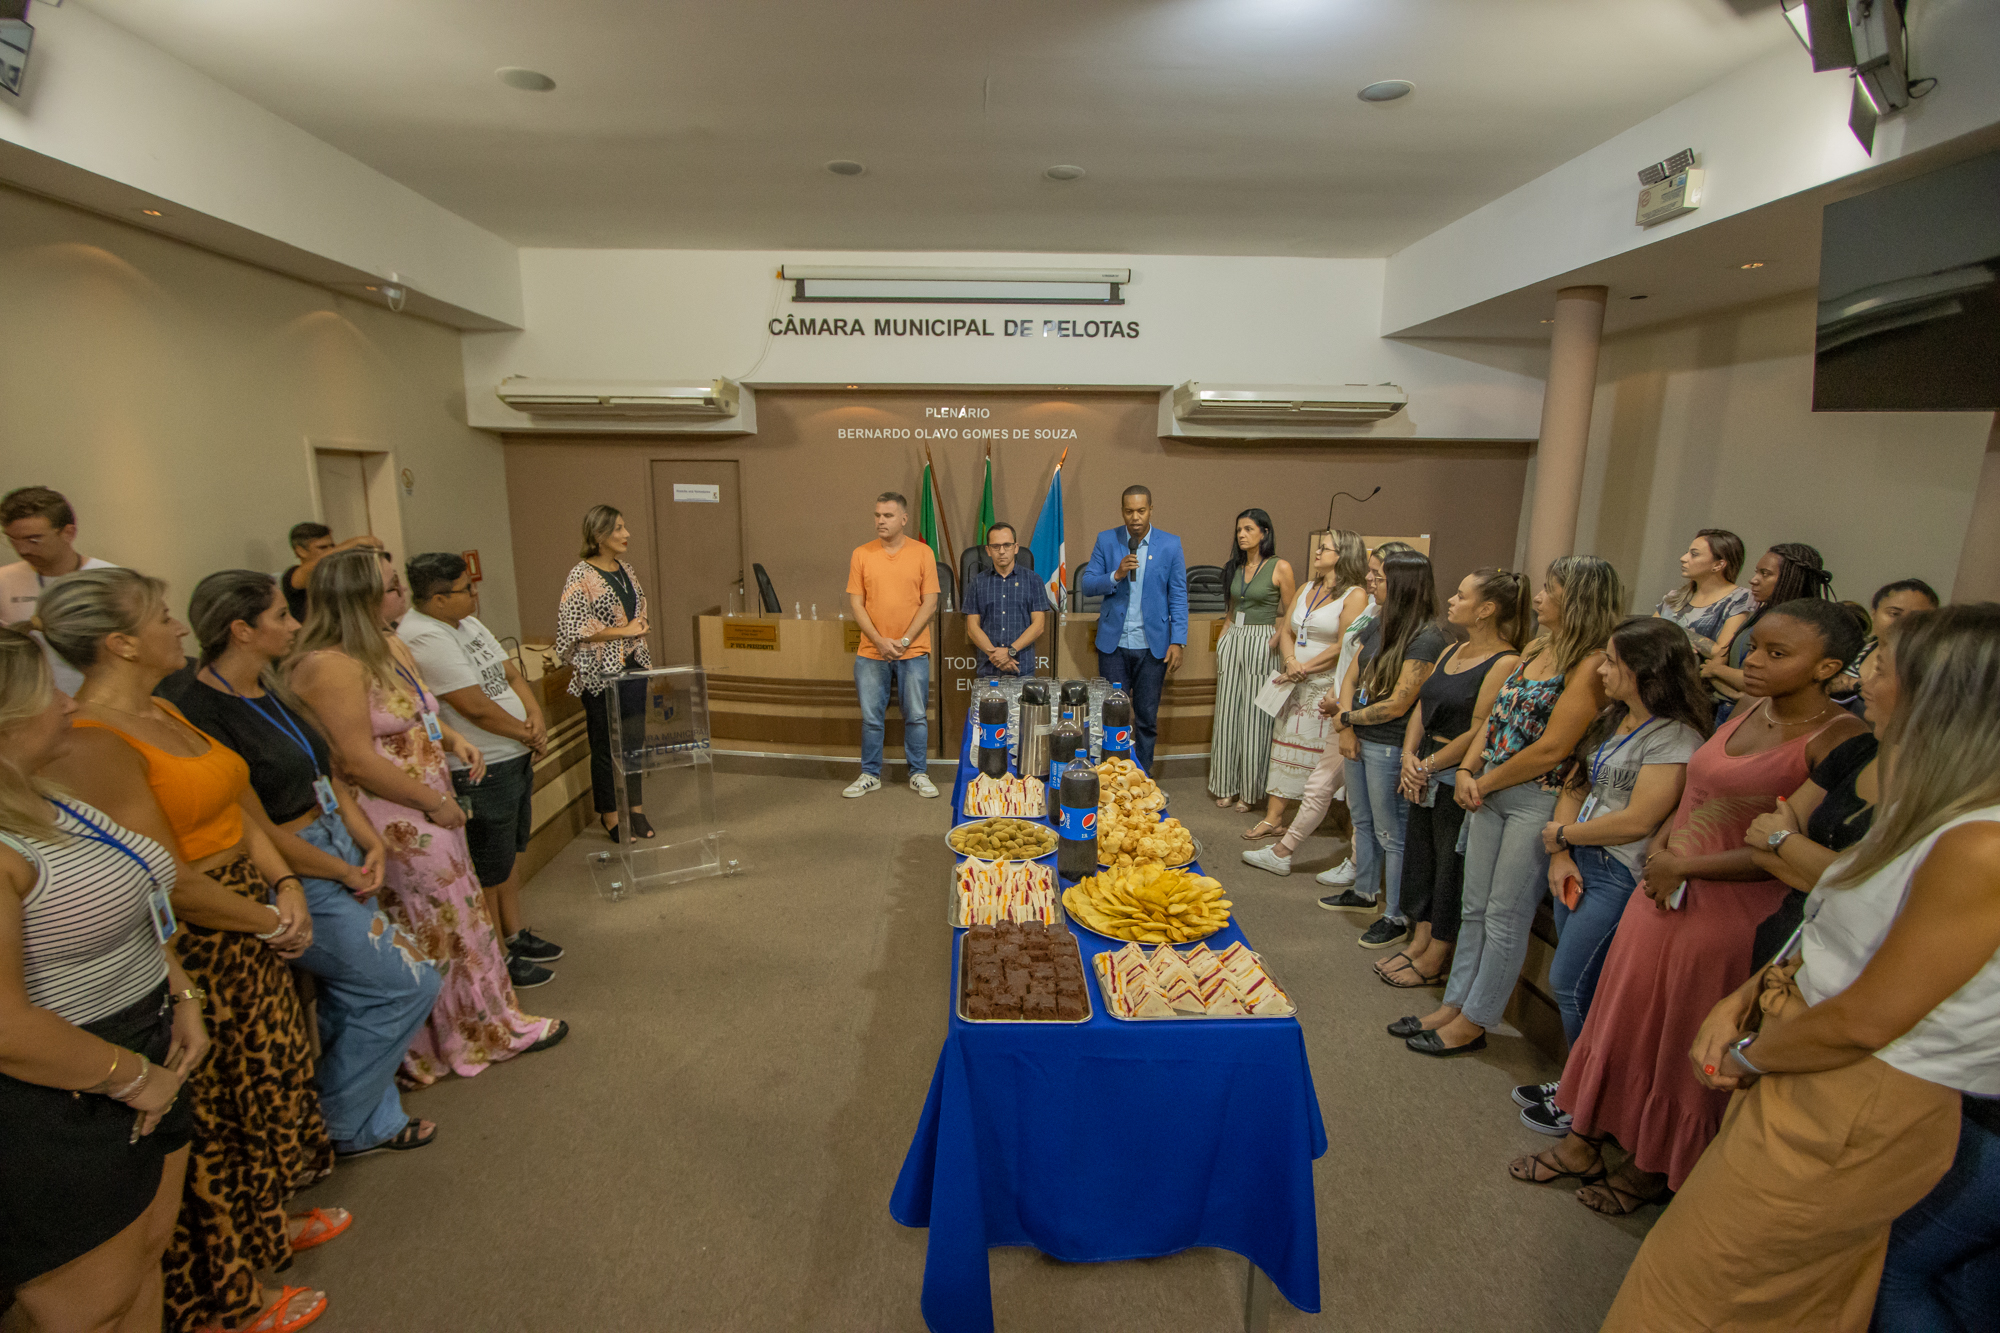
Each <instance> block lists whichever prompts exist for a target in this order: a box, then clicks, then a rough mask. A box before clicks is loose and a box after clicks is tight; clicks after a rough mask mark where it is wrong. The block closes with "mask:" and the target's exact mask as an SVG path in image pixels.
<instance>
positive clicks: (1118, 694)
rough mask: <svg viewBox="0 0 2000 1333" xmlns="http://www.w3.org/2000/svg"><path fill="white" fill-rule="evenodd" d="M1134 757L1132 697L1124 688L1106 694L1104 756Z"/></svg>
mask: <svg viewBox="0 0 2000 1333" xmlns="http://www.w3.org/2000/svg"><path fill="white" fill-rule="evenodd" d="M1113 755H1119V756H1122V757H1124V758H1126V759H1130V758H1131V757H1132V697H1131V696H1130V695H1128V694H1126V693H1125V691H1124V690H1122V689H1113V690H1112V691H1111V693H1110V694H1107V695H1105V696H1104V757H1105V758H1106V759H1109V758H1111V757H1112V756H1113Z"/></svg>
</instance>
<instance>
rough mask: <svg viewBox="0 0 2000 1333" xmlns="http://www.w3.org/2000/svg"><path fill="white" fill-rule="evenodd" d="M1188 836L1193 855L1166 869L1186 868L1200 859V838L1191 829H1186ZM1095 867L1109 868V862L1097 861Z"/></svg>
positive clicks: (1149, 863)
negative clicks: (1192, 847)
mask: <svg viewBox="0 0 2000 1333" xmlns="http://www.w3.org/2000/svg"><path fill="white" fill-rule="evenodd" d="M1188 836H1189V837H1190V838H1194V855H1193V856H1192V857H1190V858H1189V859H1188V860H1185V861H1176V862H1174V863H1173V864H1171V865H1169V866H1167V869H1169V870H1186V869H1187V868H1188V867H1189V866H1191V865H1194V864H1196V863H1197V862H1199V861H1200V860H1201V839H1200V838H1197V837H1195V833H1194V830H1193V829H1189V830H1188ZM1099 850H1100V851H1101V850H1102V848H1100V849H1099ZM1145 864H1147V865H1151V864H1152V862H1150V861H1148V862H1146V863H1145ZM1097 868H1098V869H1099V870H1109V869H1111V863H1110V862H1109V861H1099V862H1098V863H1097Z"/></svg>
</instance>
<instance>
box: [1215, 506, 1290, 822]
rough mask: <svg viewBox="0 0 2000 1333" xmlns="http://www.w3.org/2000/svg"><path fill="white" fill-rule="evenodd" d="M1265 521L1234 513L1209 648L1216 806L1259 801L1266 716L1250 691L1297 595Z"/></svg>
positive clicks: (1270, 663)
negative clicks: (1217, 624) (1218, 617)
mask: <svg viewBox="0 0 2000 1333" xmlns="http://www.w3.org/2000/svg"><path fill="white" fill-rule="evenodd" d="M1276 550H1277V538H1276V536H1275V535H1274V533H1273V532H1272V529H1271V516H1270V515H1269V514H1267V513H1265V512H1264V511H1263V510H1261V509H1246V510H1244V511H1243V512H1242V513H1240V514H1238V515H1237V516H1236V526H1235V529H1234V532H1233V535H1232V540H1231V542H1230V549H1229V560H1228V562H1227V563H1225V564H1224V565H1223V567H1222V578H1223V584H1224V586H1225V587H1227V588H1228V590H1229V603H1228V627H1227V628H1226V629H1224V630H1223V632H1222V639H1221V641H1220V642H1219V643H1217V644H1216V646H1215V731H1214V735H1213V737H1212V738H1211V739H1210V741H1209V751H1208V792H1209V795H1211V796H1213V797H1214V798H1215V803H1216V804H1217V805H1220V806H1234V807H1235V808H1236V809H1238V810H1243V811H1247V810H1249V809H1250V808H1251V807H1252V806H1254V805H1256V804H1257V803H1258V802H1260V801H1262V800H1263V799H1264V779H1265V775H1266V774H1267V773H1268V772H1269V771H1270V765H1271V716H1270V714H1268V713H1265V712H1261V711H1259V710H1258V708H1257V706H1256V703H1255V700H1256V698H1257V692H1258V691H1259V690H1261V689H1263V688H1264V683H1265V682H1266V681H1268V680H1270V679H1271V677H1272V676H1273V675H1275V674H1276V672H1277V670H1278V657H1277V642H1278V641H1277V628H1276V627H1277V623H1278V618H1279V617H1280V616H1281V615H1283V614H1284V612H1285V609H1286V608H1287V607H1289V606H1290V605H1291V602H1292V595H1293V594H1294V593H1295V592H1296V591H1297V590H1298V588H1297V582H1296V580H1294V578H1293V577H1292V567H1291V565H1289V564H1287V563H1286V562H1285V561H1283V560H1280V559H1278V558H1277V556H1276V555H1275V554H1274V552H1275V551H1276Z"/></svg>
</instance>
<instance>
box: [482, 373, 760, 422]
mask: <svg viewBox="0 0 2000 1333" xmlns="http://www.w3.org/2000/svg"><path fill="white" fill-rule="evenodd" d="M495 392H496V393H498V394H499V396H500V401H501V402H503V403H505V404H507V406H509V407H511V408H513V409H514V410H515V411H516V412H526V413H527V414H528V415H529V416H532V417H554V418H568V419H570V420H575V421H723V420H726V419H728V418H730V417H733V416H735V415H737V411H738V408H739V406H740V404H741V399H742V387H741V386H740V385H738V384H737V383H736V381H734V380H725V379H715V380H663V381H656V380H534V379H527V378H525V377H523V376H520V375H510V376H508V377H507V378H506V379H504V380H501V381H500V387H499V388H498V389H497V390H495Z"/></svg>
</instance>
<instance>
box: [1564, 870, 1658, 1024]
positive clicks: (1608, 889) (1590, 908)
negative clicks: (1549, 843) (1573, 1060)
mask: <svg viewBox="0 0 2000 1333" xmlns="http://www.w3.org/2000/svg"><path fill="white" fill-rule="evenodd" d="M1570 856H1571V858H1572V859H1573V860H1575V862H1576V873H1577V877H1578V878H1579V879H1581V880H1582V881H1583V898H1582V900H1581V901H1580V902H1578V903H1577V905H1576V910H1575V911H1574V912H1572V911H1570V910H1569V908H1567V907H1564V906H1563V904H1562V899H1560V898H1558V899H1556V939H1557V941H1558V943H1557V944H1556V956H1555V959H1554V961H1553V962H1551V963H1550V964H1549V985H1550V986H1551V987H1553V988H1554V990H1555V993H1556V1005H1557V1007H1558V1008H1560V1009H1561V1010H1562V1020H1563V1036H1564V1037H1566V1038H1568V1040H1569V1044H1570V1045H1572V1046H1574V1045H1576V1039H1577V1038H1578V1037H1579V1036H1581V1035H1583V1019H1584V1015H1586V1014H1588V1013H1589V1012H1590V999H1591V996H1593V995H1595V994H1596V993H1597V978H1598V976H1599V975H1600V974H1601V973H1602V972H1603V971H1604V955H1605V954H1607V953H1609V952H1610V951H1611V936H1612V934H1613V933H1614V932H1615V931H1616V930H1617V929H1618V918H1619V917H1621V916H1623V915H1625V900H1626V899H1628V898H1630V897H1631V896H1632V890H1633V889H1635V888H1637V887H1638V886H1639V881H1638V878H1637V877H1636V876H1635V875H1633V873H1632V872H1631V871H1630V870H1629V869H1627V868H1626V866H1625V863H1624V862H1623V861H1620V860H1619V859H1618V858H1617V857H1615V856H1613V855H1612V854H1611V853H1610V852H1609V851H1606V850H1605V849H1604V848H1602V847H1578V848H1575V849H1574V850H1573V851H1571V853H1570Z"/></svg>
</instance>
